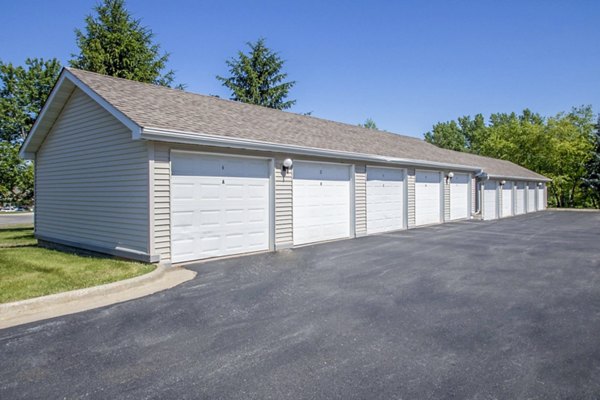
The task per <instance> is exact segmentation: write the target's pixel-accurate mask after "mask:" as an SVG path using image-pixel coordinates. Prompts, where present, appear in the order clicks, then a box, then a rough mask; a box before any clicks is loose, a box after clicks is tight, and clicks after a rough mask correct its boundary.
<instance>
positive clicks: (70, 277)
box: [0, 225, 155, 303]
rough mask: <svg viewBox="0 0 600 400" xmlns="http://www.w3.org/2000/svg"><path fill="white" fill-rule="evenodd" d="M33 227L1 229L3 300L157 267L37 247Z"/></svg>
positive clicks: (87, 284)
mask: <svg viewBox="0 0 600 400" xmlns="http://www.w3.org/2000/svg"><path fill="white" fill-rule="evenodd" d="M36 243H37V241H36V240H35V238H34V237H33V228H32V227H31V226H22V225H21V226H12V227H1V228H0V303H6V302H10V301H16V300H23V299H28V298H32V297H38V296H44V295H47V294H52V293H58V292H64V291H67V290H74V289H81V288H85V287H90V286H96V285H101V284H104V283H109V282H115V281H119V280H122V279H127V278H132V277H134V276H137V275H142V274H145V273H148V272H150V271H152V270H154V268H155V266H153V265H150V264H142V263H136V262H130V261H123V260H116V259H112V258H101V257H87V256H80V255H76V254H71V253H65V252H61V251H56V250H49V249H44V248H41V247H37V245H36Z"/></svg>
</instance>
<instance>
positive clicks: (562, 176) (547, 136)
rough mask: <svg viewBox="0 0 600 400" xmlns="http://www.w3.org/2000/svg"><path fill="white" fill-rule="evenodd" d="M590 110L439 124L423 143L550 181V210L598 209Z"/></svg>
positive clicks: (599, 141) (599, 142)
mask: <svg viewBox="0 0 600 400" xmlns="http://www.w3.org/2000/svg"><path fill="white" fill-rule="evenodd" d="M597 122H598V121H597V120H596V119H595V116H594V113H593V111H592V108H591V106H582V107H576V108H573V109H572V110H571V111H569V112H563V113H559V114H557V115H554V116H551V117H543V116H541V115H540V114H538V113H535V112H532V111H531V110H529V109H525V110H523V112H521V113H520V114H516V113H495V114H492V115H490V116H489V118H488V119H487V120H486V119H485V118H484V116H483V115H482V114H477V115H475V117H474V118H471V117H470V116H463V117H460V118H458V119H457V120H455V121H454V120H453V121H447V122H439V123H437V124H435V125H434V126H433V129H432V130H431V131H429V132H427V133H425V135H424V136H425V140H426V141H427V142H429V143H432V144H435V145H437V146H439V147H443V148H446V149H451V150H456V151H464V152H469V153H473V154H479V155H482V156H489V157H494V158H499V159H502V160H509V161H512V162H514V163H516V164H519V165H522V166H524V167H525V168H528V169H531V170H532V171H535V172H538V173H540V174H542V175H545V176H547V177H549V178H551V179H552V182H551V183H549V185H548V202H549V204H550V205H551V206H555V207H596V208H598V207H600V179H599V173H600V168H599V167H600V154H599V152H598V151H599V147H600V132H599V126H600V125H599V124H598V123H597Z"/></svg>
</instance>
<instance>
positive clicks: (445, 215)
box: [444, 173, 450, 221]
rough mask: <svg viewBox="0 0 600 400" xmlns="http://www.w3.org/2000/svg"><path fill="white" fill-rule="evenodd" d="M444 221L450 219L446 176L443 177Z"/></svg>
mask: <svg viewBox="0 0 600 400" xmlns="http://www.w3.org/2000/svg"><path fill="white" fill-rule="evenodd" d="M444 175H447V173H444ZM444 221H450V181H449V180H448V179H446V178H444Z"/></svg>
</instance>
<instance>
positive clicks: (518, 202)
mask: <svg viewBox="0 0 600 400" xmlns="http://www.w3.org/2000/svg"><path fill="white" fill-rule="evenodd" d="M515 197H516V199H515V214H517V215H520V214H524V213H525V184H524V183H517V186H516V190H515Z"/></svg>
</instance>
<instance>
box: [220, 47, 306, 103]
mask: <svg viewBox="0 0 600 400" xmlns="http://www.w3.org/2000/svg"><path fill="white" fill-rule="evenodd" d="M247 45H248V47H249V48H250V52H249V54H244V53H243V52H242V51H240V52H238V57H237V58H232V59H231V60H228V61H226V63H227V66H228V67H229V73H230V74H231V76H230V77H229V78H224V77H221V76H217V79H218V80H220V81H221V82H223V86H225V87H227V88H228V89H230V90H231V92H232V95H231V100H236V101H241V102H244V103H250V104H256V105H260V106H264V107H270V108H275V109H278V110H285V109H288V108H290V107H291V106H293V105H294V104H295V103H296V100H286V98H287V96H288V92H289V90H290V89H291V88H292V87H293V86H294V85H295V84H296V82H295V81H290V82H284V81H285V79H286V78H287V76H288V75H287V73H284V72H282V68H283V64H284V60H282V59H281V58H280V57H279V54H278V53H275V52H273V51H272V50H270V49H269V48H267V47H266V46H265V39H263V38H261V39H258V40H257V41H256V43H250V42H249V43H247Z"/></svg>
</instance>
